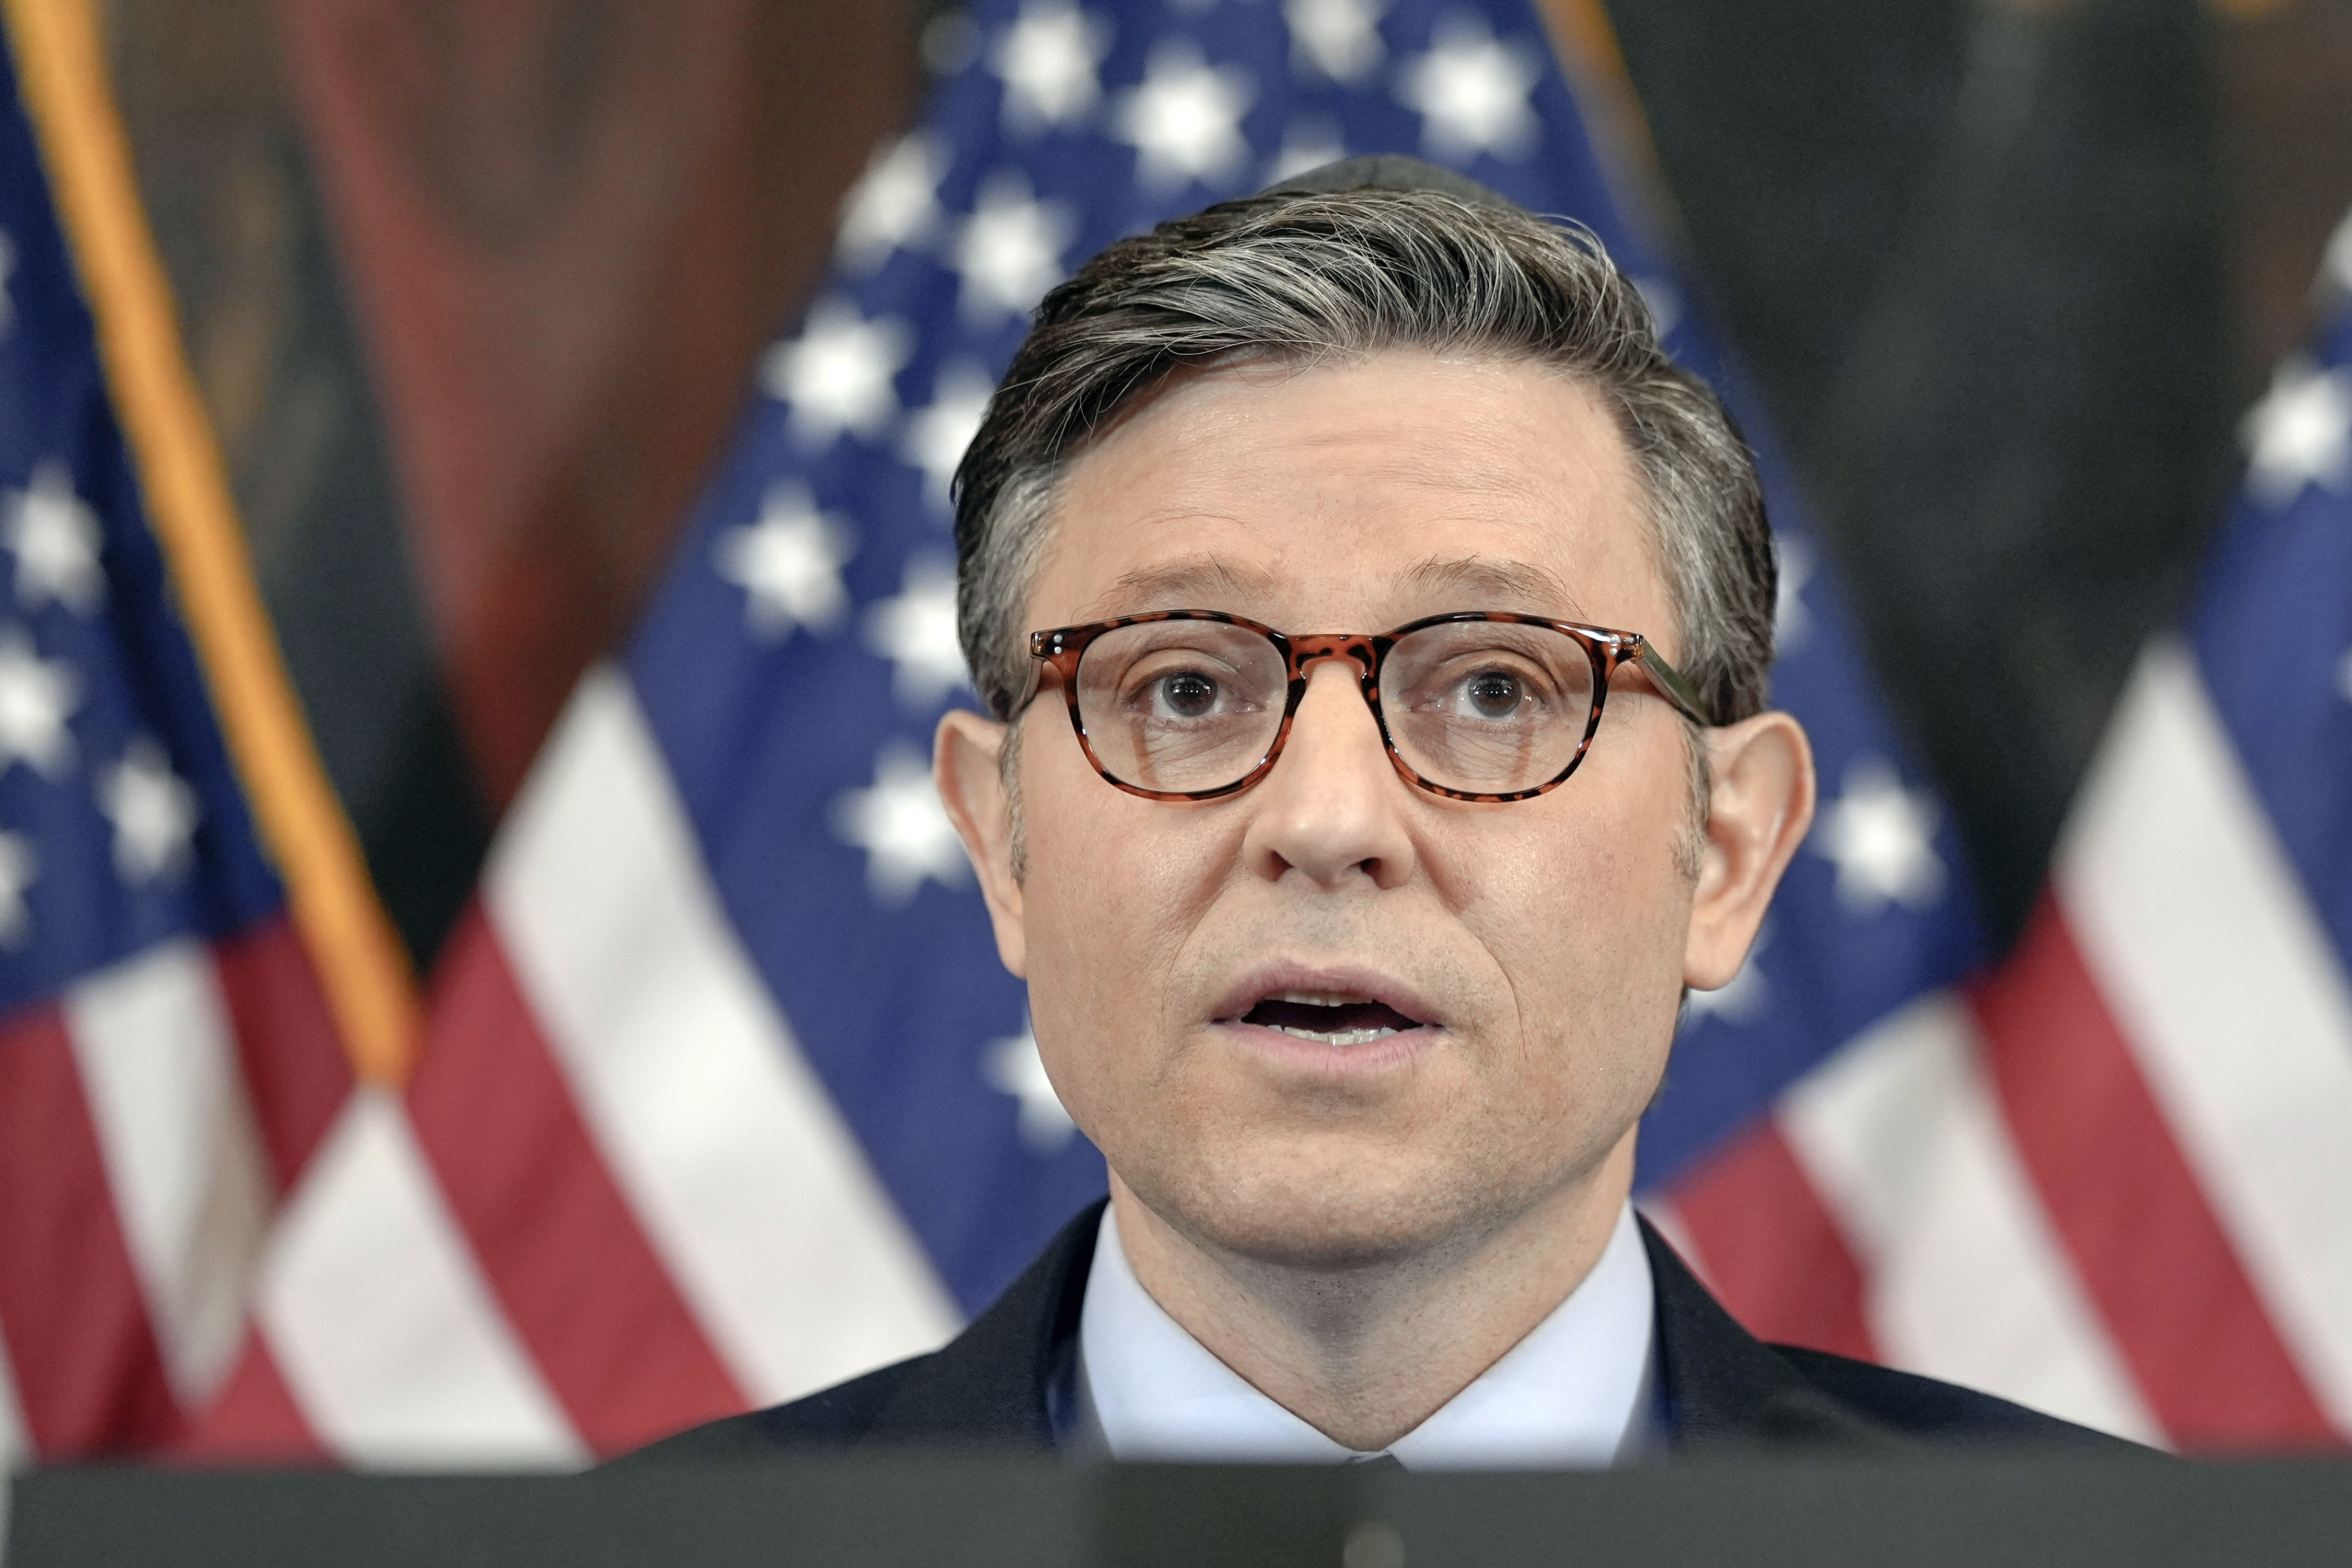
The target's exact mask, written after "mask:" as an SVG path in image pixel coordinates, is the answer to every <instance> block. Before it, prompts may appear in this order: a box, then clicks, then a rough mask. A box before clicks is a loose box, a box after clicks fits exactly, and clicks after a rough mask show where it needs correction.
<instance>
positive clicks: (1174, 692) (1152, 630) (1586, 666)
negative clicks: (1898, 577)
mask: <svg viewBox="0 0 2352 1568" xmlns="http://www.w3.org/2000/svg"><path fill="white" fill-rule="evenodd" d="M1029 653H1030V655H1031V656H1032V657H1033V658H1035V659H1038V660H1041V661H1042V662H1043V664H1042V668H1049V669H1051V670H1053V671H1054V673H1055V674H1056V675H1058V676H1059V677H1060V678H1061V682H1062V690H1063V693H1064V695H1066V697H1067V698H1068V699H1069V704H1070V724H1071V727H1073V728H1075V729H1076V731H1077V732H1078V745H1079V746H1080V747H1082V748H1083V749H1084V750H1085V752H1086V754H1087V761H1089V762H1091V763H1093V764H1094V767H1095V771H1097V773H1100V774H1101V775H1102V776H1103V777H1104V778H1105V779H1108V780H1109V781H1110V782H1111V783H1113V784H1116V785H1118V787H1119V788H1120V789H1124V790H1126V791H1127V792H1128V793H1129V794H1130V795H1141V796H1143V797H1145V798H1146V799H1149V800H1214V799H1215V798H1217V797H1218V796H1221V795H1232V794H1234V793H1237V792H1239V791H1240V790H1244V789H1248V788H1249V787H1250V786H1251V785H1253V784H1255V783H1256V782H1257V781H1258V780H1259V779H1263V778H1265V776H1266V773H1267V772H1268V771H1269V770H1270V769H1271V768H1273V767H1274V764H1275V761H1276V758H1279V757H1281V755H1282V746H1283V742H1284V741H1286V740H1287V739H1288V738H1289V737H1290V725H1291V720H1292V719H1293V718H1294V717H1295V716H1297V712H1298V704H1299V702H1300V700H1301V699H1302V698H1304V697H1305V696H1306V695H1307V665H1309V664H1314V663H1316V662H1317V661H1318V660H1322V659H1345V660H1349V661H1351V662H1353V664H1355V666H1356V684H1357V686H1358V688H1359V689H1360V691H1361V692H1362V693H1363V696H1364V701H1365V702H1366V703H1368V704H1370V706H1371V710H1372V717H1373V719H1374V721H1375V722H1376V723H1378V724H1379V726H1380V730H1381V740H1382V741H1383V742H1385V743H1386V745H1387V747H1388V753H1389V760H1390V761H1391V762H1392V763H1394V764H1395V765H1396V770H1397V771H1398V772H1399V773H1401V774H1402V775H1403V776H1404V778H1405V779H1407V780H1408V781H1410V782H1412V783H1413V784H1415V785H1418V786H1419V787H1420V788H1422V789H1426V790H1428V791H1429V792H1430V793H1431V794H1433V795H1443V796H1444V797H1446V798H1447V799H1448V800H1528V799H1530V798H1531V797H1533V796H1537V795H1540V794H1543V793H1544V792H1545V791H1546V790H1549V789H1558V788H1559V786H1560V785H1562V784H1564V783H1566V782H1567V781H1568V776H1569V775H1570V774H1571V773H1573V772H1575V771H1576V767H1577V764H1578V763H1580V762H1581V761H1583V760H1584V754H1585V752H1586V751H1587V750H1588V749H1589V748H1590V747H1591V745H1592V737H1593V734H1594V732H1595V731H1597V730H1598V729H1599V728H1600V727H1601V705H1602V704H1603V703H1605V702H1606V701H1607V700H1608V697H1609V681H1610V677H1611V676H1612V674H1615V673H1616V672H1617V671H1618V670H1619V669H1621V668H1623V667H1625V666H1627V665H1631V666H1633V667H1634V668H1635V669H1637V670H1639V671H1640V672H1641V673H1642V674H1643V675H1645V676H1647V677H1648V679H1649V682H1650V684H1651V685H1652V686H1653V687H1654V689H1655V690H1656V691H1657V692H1658V694H1659V695H1661V696H1663V697H1664V698H1665V699H1666V701H1668V702H1669V703H1672V704H1673V705H1674V706H1675V708H1676V709H1677V710H1678V711H1679V712H1681V713H1682V714H1683V715H1684V716H1685V717H1687V718H1689V719H1690V720H1691V721H1692V722H1694V723H1696V724H1698V725H1702V726H1705V725H1709V724H1711V723H1712V722H1713V721H1712V720H1711V719H1710V718H1708V717H1707V714H1706V704H1705V703H1704V702H1703V701H1701V700H1700V698H1699V695H1698V693H1697V692H1696V691H1695V690H1693V689H1692V687H1691V685H1690V683H1689V682H1688V681H1685V679H1684V678H1683V677H1682V676H1681V675H1679V674H1676V673H1675V669H1674V667H1673V666H1672V665H1670V664H1667V663H1666V662H1665V660H1664V659H1662V658H1660V657H1659V656H1658V653H1657V650H1656V649H1654V648H1653V647H1651V646H1650V644H1649V643H1648V642H1646V641H1645V640H1644V639H1643V637H1642V635H1641V634H1640V633H1639V632H1612V631H1609V630H1608V629H1606V628H1605V627H1600V626H1580V625H1578V624H1577V623H1576V622H1570V621H1547V620H1545V619H1543V618H1542V617H1540V616H1536V615H1512V614H1506V613H1501V612H1495V613H1488V612H1480V611H1465V612H1458V613H1455V614H1451V615H1432V616H1428V617H1426V618H1424V619H1423V620H1420V621H1414V622H1409V623H1408V624H1406V625H1402V626H1400V627H1398V628H1397V629H1396V630H1395V631H1393V632H1381V633H1378V634H1376V635H1373V634H1359V633H1353V632H1335V633H1328V634H1323V635H1317V636H1299V637H1294V636H1288V635H1286V634H1284V633H1283V632H1276V630H1274V628H1272V627H1271V626H1262V625H1260V624H1258V623H1257V622H1255V621H1247V620H1244V619H1243V618H1242V617H1241V616H1238V615H1227V614H1224V613H1223V612H1220V611H1215V610H1165V611H1160V612H1155V613H1153V614H1150V615H1127V616H1122V617H1120V618H1119V619H1118V620H1116V621H1097V622H1094V623H1093V624H1091V625H1086V626H1062V627H1056V628H1055V629H1054V630H1052V631H1048V632H1031V633H1030V634H1029ZM1029 695H1031V696H1034V695H1035V688H1034V685H1033V687H1032V688H1031V692H1030V694H1029Z"/></svg>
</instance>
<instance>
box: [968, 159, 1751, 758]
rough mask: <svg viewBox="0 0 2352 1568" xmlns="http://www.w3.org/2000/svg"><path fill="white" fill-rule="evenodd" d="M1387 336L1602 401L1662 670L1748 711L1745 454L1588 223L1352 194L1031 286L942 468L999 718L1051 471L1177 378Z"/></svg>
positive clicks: (971, 653)
mask: <svg viewBox="0 0 2352 1568" xmlns="http://www.w3.org/2000/svg"><path fill="white" fill-rule="evenodd" d="M1389 349H1413V350H1427V351H1433V352H1436V353H1441V354H1446V355H1452V356H1468V357H1476V358H1483V359H1491V360H1496V361H1532V362H1535V363H1538V364H1542V365H1546V366H1549V367H1551V368H1553V369H1555V370H1558V371H1561V372H1562V373H1564V374H1566V375H1568V376H1570V377H1571V378H1573V379H1574V380H1575V382H1578V383H1579V384H1580V385H1582V386H1583V387H1585V388H1586V389H1587V390H1589V391H1590V392H1591V393H1592V394H1593V395H1594V396H1596V397H1597V398H1598V399H1599V400H1600V401H1601V402H1602V403H1603V405H1604V406H1606V407H1607V408H1608V409H1609V410H1610V411H1611V412H1612V414H1613V415H1614V416H1615V418H1616V421H1617V426H1618V429H1619V430H1620V431H1621V432H1622V434H1623V435H1624V438H1625V442H1626V444H1627V446H1628V447H1629V448H1630V449H1631V451H1632V453H1633V459H1634V462H1635V465H1636V466H1637V468H1638V470H1639V472H1640V475H1641V478H1642V481H1643V487H1644V490H1645V492H1646V495H1647V497H1648V501H1649V518H1648V521H1649V524H1650V528H1651V534H1652V540H1653V545H1654V549H1655V550H1656V552H1657V559H1658V563H1659V569H1660V571H1661V574H1662V575H1663V576H1664V580H1665V586H1666V591H1667V595H1668V601H1669V603H1670V605H1671V606H1672V609H1673V613H1674V616H1675V630H1676V632H1678V633H1679V635H1678V638H1677V641H1676V643H1675V652H1676V654H1677V658H1676V661H1675V662H1676V665H1677V667H1678V668H1680V669H1681V670H1682V672H1683V673H1684V674H1685V675H1687V676H1688V677H1689V678H1690V680H1691V683H1692V684H1693V685H1695V686H1696V688H1697V689H1698V692H1699V694H1700V695H1701V696H1702V697H1703V698H1705V700H1706V705H1707V707H1708V710H1709V712H1710V713H1711V714H1712V715H1713V716H1714V718H1715V720H1716V722H1717V723H1718V724H1728V723H1732V722H1735V721H1737V720H1738V719H1742V718H1746V717H1748V716H1750V715H1752V714H1754V713H1757V712H1759V710H1760V709H1761V708H1762V707H1763V706H1764V701H1765V683H1766V673H1767V670H1768V667H1769V664H1770V663H1771V658H1772V612H1773V601H1774V596H1775V592H1776V590H1777V572H1776V569H1775V565H1774V560H1773V554H1772V539H1771V533H1770V530H1769V528H1768V527H1767V525H1766V522H1765V517H1764V502H1763V495H1762V492H1761V490H1760V488H1759V486H1758V483H1757V478H1756V469H1755V464H1754V460H1753V459H1752V457H1751V456H1750V455H1749V453H1748V449H1747V447H1746V446H1745V445H1744V444H1742V442H1741V441H1740V438H1739V435H1738V432H1737V431H1736V430H1735V429H1734V428H1733V427H1732V424H1731V422H1730V420H1729V418H1728V417H1727V415H1726V414H1725V413H1724V411H1723V408H1722V405H1721V404H1720V403H1718V402H1717V400H1716V397H1715V394H1714V393H1713V392H1711V391H1710V390H1709V389H1708V388H1707V386H1706V383H1705V382H1701V381H1700V380H1699V379H1698V378H1697V377H1696V376H1694V375H1691V374H1690V373H1689V372H1687V371H1683V370H1681V369H1679V368H1678V367H1676V366H1675V365H1674V364H1673V363H1672V362H1671V361H1668V360H1667V359H1666V357H1665V354H1664V350H1661V348H1660V347H1659V344H1658V333H1657V328H1656V324H1655V322H1654V320H1653V319H1652V317H1651V314H1650V309H1649V307H1648V305H1647V304H1646V303H1645V302H1644V301H1643V298H1642V296H1641V293H1640V291H1639V290H1638V289H1636V288H1635V287H1633V284H1632V283H1630V282H1629V281H1628V280H1627V279H1626V277H1625V276H1624V275H1623V274H1622V273H1621V272H1620V271H1618V269H1617V267H1615V266H1614V264H1612V262H1611V261H1610V259H1609V256H1608V254H1607V252H1606V251H1604V250H1603V249H1602V247H1601V243H1600V241H1599V240H1598V239H1596V238H1594V237H1593V235H1591V233H1590V232H1589V231H1586V230H1584V229H1582V228H1580V227H1575V226H1561V225H1554V224H1550V223H1547V222H1544V221H1543V220H1541V219H1538V218H1536V217H1534V216H1532V215H1530V214H1527V213H1524V212H1521V211H1518V210H1517V209H1516V208H1507V207H1501V206H1492V205H1488V204H1484V203H1480V204H1465V202H1463V201H1461V200H1458V199H1456V198H1455V197H1454V196H1451V195H1446V194H1441V193H1437V192H1433V191H1423V190H1414V191H1398V190H1388V189H1381V188H1367V189H1362V190H1355V191H1346V192H1340V193H1273V194H1266V195H1258V196H1253V197H1249V198H1247V199H1245V200H1242V201H1236V202H1227V203H1225V204H1222V205H1219V206H1214V207H1211V208H1209V209H1208V210H1207V211H1205V212H1202V213H1200V214H1195V215H1193V216H1192V217H1186V218H1178V219H1176V220H1174V221H1172V222H1170V223H1165V224H1162V225H1160V226H1159V227H1158V228H1156V229H1153V230H1152V231H1151V232H1150V233H1149V234H1146V235H1136V236H1133V237H1131V238H1129V239H1123V240H1120V241H1119V242H1118V243H1117V244H1116V245H1113V246H1110V247H1109V248H1108V250H1105V251H1104V252H1103V253H1102V254H1101V255H1099V256H1096V257H1095V258H1094V259H1093V260H1092V261H1090V262H1088V263H1087V266H1086V267H1084V268H1083V269H1082V270H1081V271H1080V272H1079V273H1078V274H1077V275H1076V277H1072V278H1071V279H1070V280H1069V281H1067V282H1066V283H1064V284H1063V285H1061V287H1057V288H1055V290H1054V291H1053V292H1052V293H1051V294H1048V295H1047V296H1046V297H1045V302H1044V303H1043V304H1042V305H1041V306H1040V307H1039V308H1038V312H1037V319H1036V323H1035V325H1034V328H1033V329H1031V331H1030V333H1029V337H1028V340H1027V341H1025V342H1024V344H1023V345H1022V347H1021V351H1020V353H1019V354H1018V355H1017V356H1016V357H1015V358H1014V359H1013V366H1012V369H1011V370H1009V371H1007V372H1006V373H1005V377H1004V380H1003V383H1002V384H1001V385H1000V386H999V387H998V388H997V391H996V394H995V396H994V397H992V399H991V400H990V401H989V405H988V413H987V415H986V417H985V418H984V419H983V420H982V423H981V426H980V431H979V434H977V435H976V436H974V438H973V440H972V444H971V449H970V450H969V451H968V452H966V453H965V455H964V459H963V463H962V465H961V468H959V470H958V471H957V476H956V554H957V587H956V608H957V621H958V630H959V632H960V633H961V638H962V641H963V651H964V657H965V659H966V660H967V661H969V662H970V664H971V672H972V679H973V684H974V687H975V689H976V690H977V691H978V692H979V694H980V695H981V698H982V701H983V702H984V703H986V704H987V706H988V709H989V711H990V712H991V713H992V714H994V715H995V716H997V717H998V718H1011V717H1012V716H1013V708H1014V706H1015V705H1016V704H1017V703H1018V702H1019V701H1020V700H1021V699H1022V696H1023V695H1024V693H1025V692H1027V691H1029V690H1030V689H1032V687H1031V676H1030V672H1029V665H1030V664H1031V660H1030V658H1029V654H1028V649H1027V646H1026V637H1025V632H1027V630H1028V628H1026V627H1024V625H1023V624H1022V617H1023V613H1024V608H1025V606H1026V605H1027V603H1028V600H1029V592H1030V590H1031V587H1032V586H1033V585H1034V581H1035V579H1036V575H1037V570H1038V565H1039V561H1040V559H1041V558H1042V556H1043V554H1044V549H1045V537H1046V533H1047V529H1048V527H1049V525H1050V523H1051V521H1052V515H1053V510H1054V504H1055V496H1056V493H1057V490H1058V488H1059V485H1060V481H1061V478H1062V476H1063V475H1064V473H1065V472H1066V470H1067V468H1068V465H1069V464H1070V462H1071V460H1072V459H1073V458H1074V457H1075V456H1076V455H1077V454H1078V452H1079V451H1081V450H1082V449H1083V447H1084V446H1085V444H1086V443H1087V440H1088V438H1089V437H1090V436H1092V435H1093V434H1094V433H1095V432H1097V431H1098V430H1100V429H1102V428H1103V427H1104V425H1105V423H1107V422H1108V421H1109V420H1110V419H1111V418H1112V417H1113V416H1114V415H1116V414H1117V413H1119V411H1120V410H1122V409H1123V408H1125V407H1127V406H1128V405H1129V404H1130V403H1132V402H1135V400H1137V399H1139V398H1141V397H1144V396H1147V395H1148V394H1149V393H1150V392H1151V391H1152V389H1154V388H1155V387H1157V386H1158V385H1159V384H1160V382H1162V381H1163V380H1164V379H1165V378H1166V377H1167V376H1168V375H1169V374H1170V373H1171V371H1175V370H1177V369H1178V368H1179V367H1181V366H1183V365H1187V364H1196V363H1201V362H1203V361H1212V360H1219V359H1227V360H1233V359H1244V358H1248V359H1263V360H1277V361H1281V360H1287V361H1298V362H1301V363H1307V362H1314V361H1331V360H1339V361H1346V360H1349V359H1355V358H1360V357H1362V356H1365V355H1370V354H1374V353H1378V352H1380V351H1381V350H1389Z"/></svg>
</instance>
